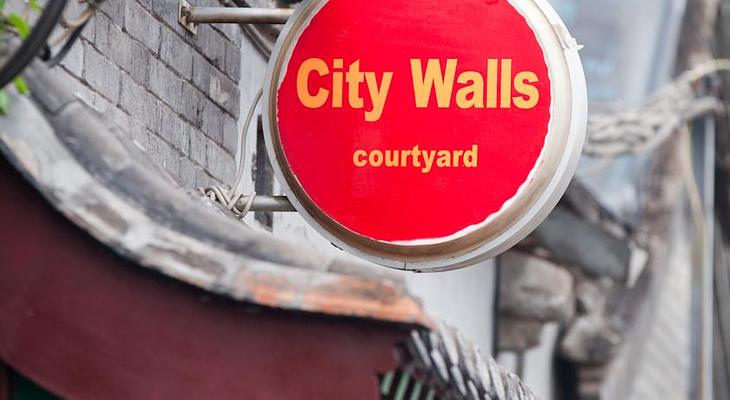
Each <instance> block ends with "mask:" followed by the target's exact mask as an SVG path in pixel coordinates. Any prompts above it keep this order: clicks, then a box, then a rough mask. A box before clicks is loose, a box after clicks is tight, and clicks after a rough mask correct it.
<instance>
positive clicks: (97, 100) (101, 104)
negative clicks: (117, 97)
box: [91, 93, 116, 114]
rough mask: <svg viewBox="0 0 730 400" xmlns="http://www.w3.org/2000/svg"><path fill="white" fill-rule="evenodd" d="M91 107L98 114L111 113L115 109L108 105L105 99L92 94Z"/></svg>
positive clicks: (110, 104) (112, 105)
mask: <svg viewBox="0 0 730 400" xmlns="http://www.w3.org/2000/svg"><path fill="white" fill-rule="evenodd" d="M91 106H92V107H93V108H94V109H95V110H96V111H97V112H99V113H100V114H107V113H111V112H112V110H113V109H115V108H116V106H114V104H112V103H110V102H109V101H108V100H107V99H105V98H104V97H103V96H101V95H100V94H98V93H94V101H93V103H92V104H91Z"/></svg>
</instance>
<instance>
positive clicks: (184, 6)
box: [177, 0, 198, 35]
mask: <svg viewBox="0 0 730 400" xmlns="http://www.w3.org/2000/svg"><path fill="white" fill-rule="evenodd" d="M192 11H193V6H191V5H190V3H188V2H187V1H185V0H179V1H178V3H177V22H179V23H180V25H182V26H183V27H184V28H185V29H186V30H187V31H188V32H190V33H192V34H193V35H195V34H196V33H198V24H196V23H195V22H192V21H191V20H190V15H191V13H192Z"/></svg>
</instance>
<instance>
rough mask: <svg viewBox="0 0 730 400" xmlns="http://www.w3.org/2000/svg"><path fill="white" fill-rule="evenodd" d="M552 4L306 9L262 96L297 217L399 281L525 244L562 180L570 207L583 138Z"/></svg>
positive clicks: (384, 0) (430, 0) (337, 0)
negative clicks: (401, 273)
mask: <svg viewBox="0 0 730 400" xmlns="http://www.w3.org/2000/svg"><path fill="white" fill-rule="evenodd" d="M515 3H524V4H523V5H522V6H521V7H517V6H516V5H515ZM540 3H542V2H541V1H537V0H527V1H525V0H522V1H519V2H516V1H507V0H491V1H487V0H462V1H460V2H458V3H456V4H446V3H444V2H443V1H440V0H409V1H407V2H403V1H395V0H368V1H357V0H329V1H326V0H320V1H311V2H309V3H305V5H304V6H302V8H301V9H300V10H299V11H298V13H297V15H296V16H295V17H294V18H293V20H292V21H290V23H289V25H288V27H287V29H286V30H285V32H284V33H283V34H282V38H280V42H279V44H278V49H277V53H276V57H275V58H274V61H272V64H271V66H270V73H269V75H270V76H269V88H268V91H267V93H266V95H267V101H266V107H267V111H268V120H267V124H266V126H267V133H268V144H269V150H270V153H271V154H270V155H271V157H272V160H273V161H274V164H275V167H276V170H277V172H278V175H279V178H280V179H281V180H282V181H283V183H284V186H285V187H286V189H287V191H288V194H289V195H290V197H291V198H292V200H293V202H294V204H295V205H296V206H297V208H298V210H299V211H300V212H302V213H303V214H304V215H305V217H307V218H308V219H309V220H310V222H312V223H313V224H314V225H315V226H316V227H318V228H320V230H321V231H322V232H323V233H324V234H325V235H327V236H329V237H330V239H332V240H333V242H335V243H337V244H338V245H341V246H343V247H346V248H348V249H350V250H353V251H355V252H356V253H358V254H360V255H363V256H366V257H367V258H370V259H372V260H374V261H376V262H380V263H381V264H385V265H389V266H394V267H400V268H409V263H410V265H411V267H410V268H412V269H425V270H427V269H431V268H444V267H446V268H449V267H453V266H459V265H463V264H468V263H469V262H473V261H475V260H477V259H479V258H483V257H484V256H485V255H493V254H490V253H494V252H495V251H496V247H500V246H495V249H488V247H489V244H490V243H494V242H495V240H496V241H499V240H501V241H502V242H505V244H504V245H502V247H505V246H506V245H508V244H507V242H513V241H514V240H515V239H517V238H518V237H520V236H524V235H525V234H526V232H527V231H529V229H524V228H523V229H521V230H520V232H515V233H512V234H509V230H510V228H514V226H515V224H516V223H519V222H520V219H524V217H526V216H527V214H530V211H531V210H534V209H536V208H541V209H540V210H537V211H540V212H538V213H537V214H539V215H535V216H534V217H533V219H541V218H543V217H544V214H545V209H548V210H549V209H550V208H552V206H554V201H556V200H557V199H555V197H556V196H555V195H552V196H547V197H550V199H548V203H550V202H552V203H553V204H544V203H545V202H542V203H543V204H540V201H539V200H540V197H541V196H542V195H544V194H545V193H546V191H548V190H551V189H550V186H551V181H553V180H555V179H554V178H556V175H561V176H558V178H561V179H559V181H560V182H559V184H557V185H556V184H555V182H552V183H553V185H552V186H555V187H554V188H553V189H552V190H557V191H558V192H560V193H558V196H557V197H559V195H560V194H562V190H564V186H565V183H566V182H565V181H566V179H565V176H568V178H569V177H570V175H571V174H572V172H573V171H572V169H574V164H575V159H577V153H579V151H580V145H581V140H580V138H581V137H582V132H573V133H574V135H573V136H576V137H577V138H571V137H570V136H571V132H572V131H576V129H571V128H572V125H574V124H573V122H575V121H573V120H574V119H576V118H575V117H576V116H575V112H574V110H573V109H574V108H575V106H574V103H575V100H576V99H575V98H574V97H575V92H576V90H575V89H576V88H575V87H574V86H575V84H574V82H573V80H575V79H573V76H572V75H575V73H574V72H573V71H571V62H572V63H573V64H574V63H575V62H574V61H573V60H570V59H569V57H566V54H565V53H566V52H567V51H570V52H575V51H576V49H570V46H566V45H565V44H564V42H566V40H564V38H561V36H560V32H556V31H555V29H554V28H553V25H552V24H551V23H552V21H551V17H552V18H555V16H554V15H546V14H545V13H544V5H543V4H540ZM530 18H532V19H534V20H531V19H530ZM561 26H562V25H561ZM545 28H549V29H548V30H545ZM540 29H543V30H545V33H543V34H542V36H541V34H540V32H541V31H540ZM569 41H570V38H569V36H567V42H568V43H570V42H569ZM551 46H552V47H553V48H551ZM550 51H553V52H554V55H552V56H551V55H550ZM576 59H577V56H576ZM578 67H579V63H578ZM580 78H581V79H582V71H581V73H580ZM582 85H584V83H582ZM578 86H579V87H578V89H579V90H578V93H580V92H581V89H580V86H581V85H580V84H579V85H578ZM582 90H583V91H584V88H583V89H582ZM561 97H562V99H564V100H561V99H560V98H561ZM579 97H580V96H579ZM583 97H584V94H583ZM581 101H582V103H585V100H584V99H583V100H581ZM560 106H563V107H565V109H563V110H557V109H556V108H557V107H560ZM582 112H583V114H584V113H585V111H584V110H582ZM582 118H585V116H584V115H583V117H582ZM578 125H580V121H578ZM583 128H584V127H583ZM578 131H580V129H578ZM576 149H577V151H576ZM568 156H570V157H568ZM567 158H570V160H567V163H568V164H571V165H567V166H566V165H564V164H566V159H567ZM561 166H562V168H561ZM526 222H531V223H526ZM538 222H539V221H538ZM518 225H519V224H518ZM523 225H525V227H527V225H535V222H534V221H523ZM505 234H507V236H511V237H508V238H507V237H505ZM509 244H512V243H509Z"/></svg>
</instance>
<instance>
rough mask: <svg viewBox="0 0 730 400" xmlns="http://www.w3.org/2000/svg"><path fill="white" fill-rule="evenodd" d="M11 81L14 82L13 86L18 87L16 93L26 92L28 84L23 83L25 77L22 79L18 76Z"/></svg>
mask: <svg viewBox="0 0 730 400" xmlns="http://www.w3.org/2000/svg"><path fill="white" fill-rule="evenodd" d="M13 83H14V84H15V88H16V89H18V93H20V94H27V93H28V84H27V83H25V79H23V77H22V76H18V77H16V78H15V80H13Z"/></svg>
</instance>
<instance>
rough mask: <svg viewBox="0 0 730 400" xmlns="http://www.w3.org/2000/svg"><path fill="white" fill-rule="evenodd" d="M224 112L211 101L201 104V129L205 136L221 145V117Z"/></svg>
mask: <svg viewBox="0 0 730 400" xmlns="http://www.w3.org/2000/svg"><path fill="white" fill-rule="evenodd" d="M224 115H225V113H224V112H223V110H221V109H220V108H219V107H218V106H217V105H215V104H213V102H211V101H205V102H204V104H203V114H202V125H201V130H202V131H203V133H204V134H205V136H207V137H209V138H211V139H213V141H215V142H216V143H217V144H219V145H221V146H222V145H223V117H224Z"/></svg>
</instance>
